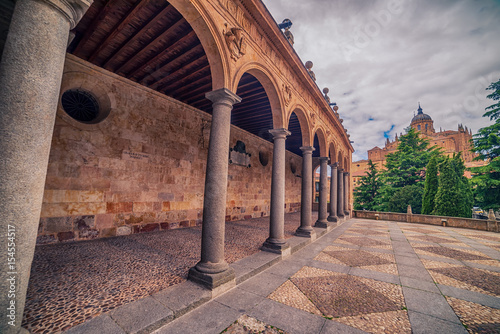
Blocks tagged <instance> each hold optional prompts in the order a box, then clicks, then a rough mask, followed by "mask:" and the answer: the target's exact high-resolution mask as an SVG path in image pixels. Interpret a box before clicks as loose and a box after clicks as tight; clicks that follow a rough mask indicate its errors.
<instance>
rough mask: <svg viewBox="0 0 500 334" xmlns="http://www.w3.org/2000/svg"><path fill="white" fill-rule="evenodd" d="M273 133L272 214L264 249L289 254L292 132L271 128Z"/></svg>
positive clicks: (270, 131)
mask: <svg viewBox="0 0 500 334" xmlns="http://www.w3.org/2000/svg"><path fill="white" fill-rule="evenodd" d="M269 133H271V134H272V135H273V140H274V149H273V175H272V180H271V216H270V218H269V238H267V240H266V241H265V242H264V244H263V245H262V248H261V249H262V250H265V251H268V252H273V253H279V254H287V253H289V251H290V249H289V248H290V245H289V244H288V243H287V242H286V241H285V140H286V137H287V136H289V135H290V134H291V133H290V131H288V130H287V129H273V130H269Z"/></svg>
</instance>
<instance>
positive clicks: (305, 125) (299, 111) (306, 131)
mask: <svg viewBox="0 0 500 334" xmlns="http://www.w3.org/2000/svg"><path fill="white" fill-rule="evenodd" d="M293 113H295V115H297V118H298V119H299V124H300V131H301V132H302V146H312V145H313V142H312V141H311V126H310V124H309V121H308V119H307V113H306V112H304V108H303V107H302V106H301V105H296V106H293V108H292V109H291V111H290V113H289V114H288V115H287V117H286V119H287V122H286V128H287V129H288V127H289V125H290V124H289V123H290V118H291V117H292V114H293Z"/></svg>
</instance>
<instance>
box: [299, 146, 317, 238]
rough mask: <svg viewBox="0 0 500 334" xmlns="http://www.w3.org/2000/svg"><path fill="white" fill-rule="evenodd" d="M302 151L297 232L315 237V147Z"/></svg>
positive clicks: (305, 148)
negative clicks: (313, 167) (313, 192)
mask: <svg viewBox="0 0 500 334" xmlns="http://www.w3.org/2000/svg"><path fill="white" fill-rule="evenodd" d="M300 150H301V151H302V192H301V203H300V227H299V228H298V229H297V231H296V232H295V234H296V235H298V236H303V237H313V236H314V235H315V232H314V229H313V228H312V218H311V213H312V185H313V171H312V152H313V151H314V147H312V146H305V147H301V148H300Z"/></svg>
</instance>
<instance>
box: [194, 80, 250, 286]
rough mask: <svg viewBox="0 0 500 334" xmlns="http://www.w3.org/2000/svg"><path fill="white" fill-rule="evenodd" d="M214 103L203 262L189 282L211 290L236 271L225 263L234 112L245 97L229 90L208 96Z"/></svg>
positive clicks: (195, 267) (232, 276)
mask: <svg viewBox="0 0 500 334" xmlns="http://www.w3.org/2000/svg"><path fill="white" fill-rule="evenodd" d="M206 98H207V99H209V100H210V101H212V102H213V113H212V126H211V129H210V142H209V145H208V157H207V171H206V178H205V194H204V200H203V226H202V235H201V261H200V262H198V264H196V266H194V267H193V268H191V269H190V270H189V279H190V280H192V281H195V282H197V283H199V284H202V285H204V286H206V287H208V288H209V289H212V290H213V289H215V288H216V287H218V286H220V285H222V284H224V283H227V282H230V281H232V280H234V278H235V276H234V270H233V269H232V268H230V267H229V265H228V264H227V262H226V261H225V260H224V233H225V224H226V221H225V216H226V195H227V170H228V157H229V133H230V129H231V110H232V109H233V104H236V103H238V102H240V101H241V98H240V97H238V96H237V95H235V94H234V93H232V92H231V91H229V90H228V89H226V88H221V89H218V90H215V91H212V92H209V93H207V94H206Z"/></svg>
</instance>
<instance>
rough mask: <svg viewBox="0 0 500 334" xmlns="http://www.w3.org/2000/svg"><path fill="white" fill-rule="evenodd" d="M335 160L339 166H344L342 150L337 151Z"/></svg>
mask: <svg viewBox="0 0 500 334" xmlns="http://www.w3.org/2000/svg"><path fill="white" fill-rule="evenodd" d="M337 162H338V163H339V168H344V160H343V158H342V152H341V151H339V153H338V155H337Z"/></svg>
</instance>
